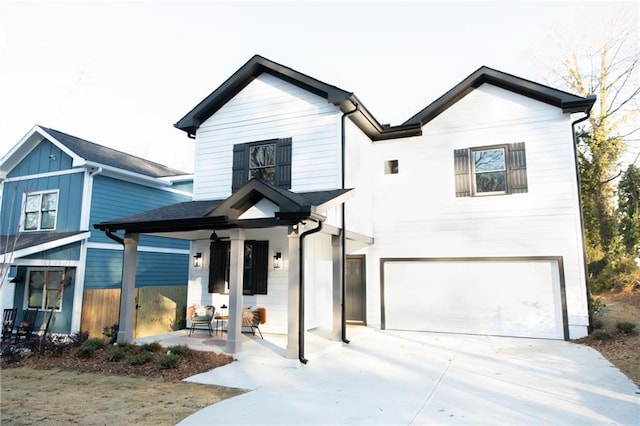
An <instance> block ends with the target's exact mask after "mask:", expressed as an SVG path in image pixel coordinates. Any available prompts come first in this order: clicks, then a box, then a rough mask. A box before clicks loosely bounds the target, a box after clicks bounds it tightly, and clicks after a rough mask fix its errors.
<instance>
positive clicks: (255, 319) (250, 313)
mask: <svg viewBox="0 0 640 426" xmlns="http://www.w3.org/2000/svg"><path fill="white" fill-rule="evenodd" d="M265 322H267V309H266V308H258V309H254V310H250V309H244V310H243V311H242V326H243V327H249V328H251V334H253V335H254V336H255V335H256V330H258V333H260V338H261V339H264V337H263V336H262V331H260V324H264V323H265Z"/></svg>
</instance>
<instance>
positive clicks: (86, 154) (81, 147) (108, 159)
mask: <svg viewBox="0 0 640 426" xmlns="http://www.w3.org/2000/svg"><path fill="white" fill-rule="evenodd" d="M41 127H42V126H41ZM42 129H43V130H45V131H46V132H47V133H49V134H50V135H51V136H53V137H54V138H56V140H57V141H58V142H60V143H61V144H63V145H64V146H66V147H67V148H69V149H70V150H71V151H73V152H74V153H75V154H76V155H78V156H79V157H82V158H84V159H85V160H87V161H91V162H94V163H98V164H103V165H105V166H111V167H116V168H118V169H122V170H126V171H129V172H134V173H139V174H142V175H145V176H151V177H154V178H160V177H167V176H180V175H185V174H187V173H185V172H183V171H180V170H176V169H172V168H170V167H167V166H163V165H162V164H158V163H154V162H153V161H149V160H145V159H144V158H140V157H136V156H135V155H131V154H127V153H124V152H121V151H117V150H115V149H111V148H107V147H106V146H102V145H98V144H96V143H93V142H89V141H87V140H84V139H81V138H78V137H75V136H71V135H68V134H66V133H63V132H60V131H58V130H55V129H50V128H47V127H42Z"/></svg>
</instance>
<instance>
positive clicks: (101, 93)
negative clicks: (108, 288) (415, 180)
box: [0, 0, 638, 172]
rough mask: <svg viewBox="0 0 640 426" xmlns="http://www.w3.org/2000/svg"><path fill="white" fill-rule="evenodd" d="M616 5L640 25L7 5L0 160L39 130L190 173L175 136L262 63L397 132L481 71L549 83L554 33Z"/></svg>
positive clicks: (226, 8)
mask: <svg viewBox="0 0 640 426" xmlns="http://www.w3.org/2000/svg"><path fill="white" fill-rule="evenodd" d="M616 6H618V7H623V8H625V9H626V10H628V12H627V13H628V14H629V15H630V16H631V17H632V20H633V21H635V22H636V23H637V22H638V2H615V1H605V2H595V1H554V2H541V1H528V2H520V1H517V2H516V1H509V2H499V1H494V2H486V1H472V2H456V1H447V2H444V1H443V2H438V1H411V2H402V1H351V2H349V1H326V0H325V1H317V2H311V1H296V2H286V1H261V2H248V1H237V0H236V1H177V0H175V1H120V2H116V1H64V2H62V1H55V0H52V1H42V2H35V1H29V0H18V1H13V0H0V157H2V156H4V155H5V154H6V153H7V152H8V151H9V149H11V148H12V147H13V146H14V145H15V144H16V143H18V142H19V141H20V139H21V138H22V137H23V136H24V135H25V134H26V133H27V132H28V131H29V130H30V129H31V128H32V127H33V126H34V125H36V124H39V125H42V126H45V127H51V128H54V129H56V130H60V131H62V132H65V133H69V134H72V135H74V136H78V137H81V138H84V139H87V140H90V141H92V142H96V143H99V144H102V145H105V146H109V147H111V148H115V149H119V150H121V151H125V152H128V153H131V154H134V155H138V156H142V157H145V158H148V159H151V160H153V161H157V162H159V163H162V164H165V165H168V166H171V167H175V168H178V169H181V170H184V171H187V172H190V171H192V164H193V146H194V144H193V141H192V140H191V139H188V138H187V136H186V134H185V133H184V132H182V131H179V130H177V129H175V128H174V127H173V124H174V123H175V122H176V121H178V120H179V119H180V118H182V117H183V116H184V115H185V114H186V113H187V112H189V111H190V110H191V109H192V108H193V107H194V106H195V105H196V104H197V103H198V102H200V101H201V100H202V99H203V98H204V97H205V96H207V95H208V94H209V93H211V92H212V91H213V90H214V89H215V88H217V87H218V86H219V85H220V84H221V83H222V82H224V81H225V80H226V79H227V78H228V77H229V76H230V75H231V74H232V73H233V72H234V71H236V70H237V69H238V68H239V67H240V66H242V65H243V64H244V63H245V62H246V61H247V60H249V59H250V58H251V57H252V56H253V55H254V54H260V55H262V56H265V57H267V58H268V59H271V60H273V61H275V62H279V63H281V64H283V65H286V66H289V67H291V68H293V69H295V70H297V71H300V72H302V73H305V74H307V75H310V76H311V77H314V78H317V79H319V80H321V81H324V82H326V83H329V84H332V85H335V86H338V87H340V88H341V89H344V90H347V91H351V92H354V93H355V94H356V96H358V98H359V99H360V100H361V101H362V102H363V103H364V104H365V105H366V106H367V108H369V110H370V111H371V112H372V113H373V114H374V115H375V116H376V118H377V119H378V120H379V121H380V122H382V123H390V124H399V123H401V122H403V121H404V120H406V119H407V118H409V117H410V116H412V115H413V114H415V113H416V112H418V111H419V110H420V109H422V108H424V107H425V106H426V105H428V104H429V103H431V102H432V101H434V100H435V99H436V98H438V97H439V96H440V95H442V94H443V93H444V92H446V91H447V90H449V89H451V88H452V87H453V86H454V85H455V84H457V83H458V82H460V81H461V80H463V79H464V78H465V77H466V76H468V75H469V74H471V73H472V72H473V71H475V70H476V69H477V68H479V67H480V66H482V65H486V66H489V67H492V68H496V69H498V70H501V71H505V72H508V73H511V74H515V75H518V76H521V77H524V78H529V79H533V80H537V81H541V79H542V78H543V76H544V75H545V74H546V72H545V69H544V68H543V67H542V65H541V63H543V62H544V60H545V59H548V58H550V57H553V56H554V55H556V56H557V54H558V52H557V51H555V50H554V49H553V48H552V46H553V44H552V38H551V34H552V33H554V32H555V33H559V34H560V35H562V36H563V37H566V38H572V37H578V36H579V35H580V34H584V33H583V31H584V29H588V28H597V27H598V25H599V23H601V22H602V20H603V19H604V18H605V17H606V16H608V15H610V13H611V12H612V11H613V9H614V8H615V7H616ZM541 82H543V81H541ZM636 151H637V149H636Z"/></svg>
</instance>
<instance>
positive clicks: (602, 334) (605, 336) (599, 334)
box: [591, 330, 611, 342]
mask: <svg viewBox="0 0 640 426" xmlns="http://www.w3.org/2000/svg"><path fill="white" fill-rule="evenodd" d="M591 338H592V339H594V340H600V341H601V342H604V341H606V340H610V339H611V335H610V334H609V332H607V331H606V330H596V331H594V332H593V333H591Z"/></svg>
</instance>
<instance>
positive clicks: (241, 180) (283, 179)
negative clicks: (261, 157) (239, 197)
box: [231, 137, 292, 193]
mask: <svg viewBox="0 0 640 426" xmlns="http://www.w3.org/2000/svg"><path fill="white" fill-rule="evenodd" d="M269 144H275V147H276V152H275V176H274V178H275V182H273V183H272V184H273V185H274V186H277V187H279V188H283V189H291V162H292V161H291V160H292V138H290V137H288V138H280V139H265V140H260V141H251V142H245V143H238V144H235V145H233V159H232V173H231V192H232V193H233V192H235V191H237V190H238V189H239V188H240V187H242V185H244V184H245V183H247V182H248V181H249V180H250V177H251V174H250V173H251V172H250V169H249V163H250V160H249V156H250V151H251V148H252V147H254V146H260V145H269ZM270 184H271V183H270Z"/></svg>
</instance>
